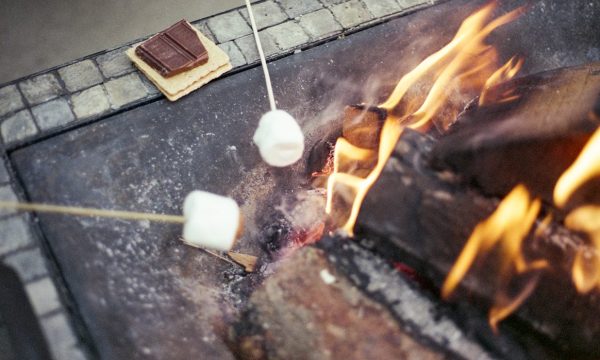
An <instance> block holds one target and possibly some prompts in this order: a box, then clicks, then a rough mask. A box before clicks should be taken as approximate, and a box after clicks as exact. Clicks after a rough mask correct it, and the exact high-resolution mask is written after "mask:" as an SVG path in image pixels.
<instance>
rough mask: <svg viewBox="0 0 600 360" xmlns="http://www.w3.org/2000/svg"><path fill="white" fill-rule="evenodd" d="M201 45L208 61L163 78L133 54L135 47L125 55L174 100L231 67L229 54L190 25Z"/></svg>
mask: <svg viewBox="0 0 600 360" xmlns="http://www.w3.org/2000/svg"><path fill="white" fill-rule="evenodd" d="M192 29H194V31H196V34H198V38H199V39H200V41H202V45H204V48H205V49H206V51H207V52H208V61H207V62H206V63H205V64H203V65H200V66H197V67H195V68H193V69H190V70H188V71H185V72H182V73H181V74H177V75H175V76H173V77H170V78H165V77H163V76H162V75H160V74H159V73H158V72H157V71H156V70H154V69H153V68H152V67H150V65H148V64H146V63H145V62H144V60H142V59H141V58H140V57H138V56H137V55H136V54H135V47H136V46H137V45H136V46H134V47H132V48H130V49H129V50H127V51H126V54H127V56H128V57H129V59H131V61H133V63H134V64H135V66H137V68H138V69H140V71H141V72H143V73H144V75H146V76H147V77H148V79H150V81H152V82H153V83H154V85H156V87H157V88H158V89H159V90H160V91H161V92H162V93H163V94H165V96H166V97H167V99H169V100H171V101H175V100H177V99H179V98H181V97H182V96H185V95H187V94H189V93H191V92H192V91H194V90H196V89H198V88H199V87H201V86H202V85H204V84H206V83H208V82H209V81H212V80H214V79H216V78H218V77H219V76H221V75H223V74H224V73H226V72H227V71H229V70H231V69H232V66H231V63H230V62H229V56H228V55H227V54H226V53H225V52H224V51H223V50H221V48H219V47H218V46H217V45H216V44H215V43H213V42H212V41H210V40H209V39H208V38H207V37H206V36H204V35H203V34H202V33H201V32H199V31H198V30H196V28H194V27H192Z"/></svg>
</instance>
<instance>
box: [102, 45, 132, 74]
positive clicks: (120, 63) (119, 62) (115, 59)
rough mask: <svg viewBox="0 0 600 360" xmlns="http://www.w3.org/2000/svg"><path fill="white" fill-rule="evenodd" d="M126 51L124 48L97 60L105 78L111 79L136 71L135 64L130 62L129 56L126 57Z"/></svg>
mask: <svg viewBox="0 0 600 360" xmlns="http://www.w3.org/2000/svg"><path fill="white" fill-rule="evenodd" d="M126 50H127V47H125V46H124V47H122V48H119V49H116V50H113V51H110V52H107V53H106V54H103V55H100V56H98V57H97V58H96V62H97V63H98V65H99V66H100V71H102V74H103V75H104V76H105V77H107V78H111V77H115V76H119V75H123V74H127V73H130V72H132V71H134V70H135V68H134V67H133V63H132V62H131V60H129V58H128V57H127V55H125V51H126Z"/></svg>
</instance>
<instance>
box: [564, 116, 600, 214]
mask: <svg viewBox="0 0 600 360" xmlns="http://www.w3.org/2000/svg"><path fill="white" fill-rule="evenodd" d="M597 176H600V128H598V130H596V132H595V133H594V135H592V137H591V138H590V140H588V142H587V144H586V145H585V147H584V148H583V150H582V151H581V153H580V154H579V156H578V157H577V159H576V160H575V162H574V163H573V165H571V166H570V167H569V168H568V169H567V171H565V172H564V174H562V176H561V177H560V178H559V179H558V182H557V183H556V187H555V188H554V203H555V204H556V205H557V206H561V207H562V206H565V205H566V203H567V201H568V200H569V197H571V195H573V193H574V192H575V191H576V190H577V189H578V188H579V187H581V185H583V184H584V183H585V182H587V181H589V180H591V179H592V178H594V177H597Z"/></svg>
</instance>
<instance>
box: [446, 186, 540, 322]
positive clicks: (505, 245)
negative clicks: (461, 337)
mask: <svg viewBox="0 0 600 360" xmlns="http://www.w3.org/2000/svg"><path fill="white" fill-rule="evenodd" d="M540 208H541V201H540V200H539V199H532V198H531V197H530V195H529V192H528V191H527V189H526V188H525V186H523V185H518V186H517V187H515V188H514V189H513V190H512V191H511V192H510V194H508V195H507V196H506V198H504V200H502V202H501V203H500V205H499V206H498V208H497V209H496V211H494V213H493V214H492V215H491V216H490V217H489V218H487V219H486V220H485V221H483V222H481V223H479V225H477V227H475V229H474V230H473V233H472V234H471V236H470V237H469V240H468V241H467V244H466V245H465V247H464V249H463V251H462V252H461V254H460V256H459V258H458V260H457V261H456V263H455V264H454V266H453V267H452V269H451V270H450V273H449V274H448V277H447V278H446V281H445V282H444V285H443V287H442V296H443V297H445V298H447V297H449V296H450V295H451V294H452V292H453V291H454V290H455V289H456V286H457V285H458V283H459V282H460V281H461V280H462V279H463V278H464V276H465V275H466V273H467V272H468V271H469V269H470V268H471V266H472V265H473V262H474V261H475V259H476V258H477V257H478V256H485V255H487V254H488V253H489V252H490V251H491V250H492V249H493V248H494V247H496V246H499V247H500V249H501V251H502V255H503V256H502V258H501V263H500V271H499V276H500V279H499V284H500V286H499V287H498V288H497V290H496V291H497V292H496V299H497V300H496V303H495V304H494V306H493V307H492V309H491V310H490V314H489V315H490V319H489V320H490V325H491V326H492V327H493V328H495V327H496V325H497V323H498V322H499V321H500V320H502V319H504V318H505V317H507V316H508V315H510V314H511V313H512V312H513V311H514V310H515V309H516V308H518V307H519V306H520V305H521V303H522V302H523V301H525V299H527V297H528V296H529V294H530V293H531V292H532V291H533V289H534V287H535V281H537V278H536V277H534V281H530V282H529V283H528V284H527V285H526V286H525V288H524V290H522V291H521V292H520V293H519V294H518V295H516V296H514V297H508V296H507V295H505V294H506V293H507V291H505V289H506V288H507V287H508V285H509V282H510V279H511V277H512V276H514V275H521V274H525V273H528V272H531V271H533V270H539V269H542V268H544V267H546V266H547V263H546V262H545V261H543V260H538V261H533V262H529V261H527V260H526V259H525V258H524V256H523V254H522V252H521V244H522V242H523V240H524V239H525V237H526V236H527V234H528V233H529V232H530V230H531V228H532V226H533V224H534V222H535V220H536V218H537V216H538V214H539V211H540Z"/></svg>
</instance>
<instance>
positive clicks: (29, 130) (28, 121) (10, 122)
mask: <svg viewBox="0 0 600 360" xmlns="http://www.w3.org/2000/svg"><path fill="white" fill-rule="evenodd" d="M0 132H2V139H4V142H5V143H11V142H15V141H18V140H23V139H25V138H27V137H29V136H33V135H35V134H37V132H38V130H37V128H36V127H35V123H34V122H33V117H31V114H30V113H29V111H28V110H27V109H25V110H21V111H19V112H18V113H16V114H14V115H13V116H11V117H9V118H8V119H6V120H4V122H2V125H0Z"/></svg>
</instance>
